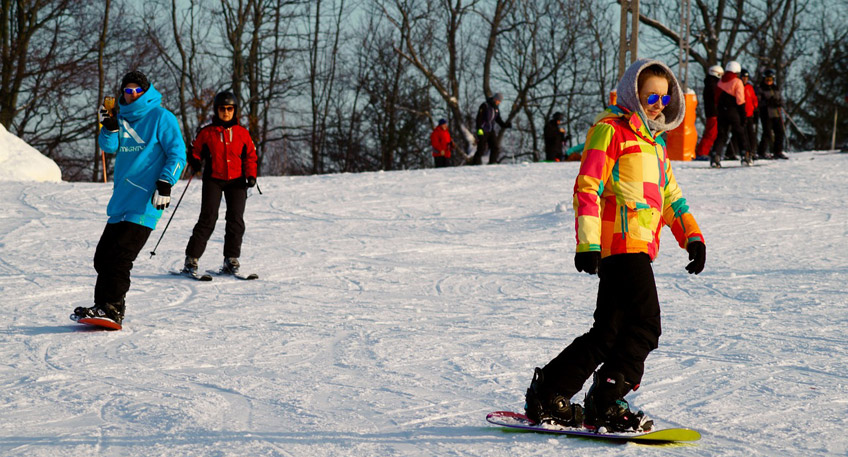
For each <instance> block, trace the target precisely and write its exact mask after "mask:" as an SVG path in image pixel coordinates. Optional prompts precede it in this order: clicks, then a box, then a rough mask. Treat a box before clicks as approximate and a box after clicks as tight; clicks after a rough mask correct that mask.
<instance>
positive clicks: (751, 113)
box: [739, 68, 760, 159]
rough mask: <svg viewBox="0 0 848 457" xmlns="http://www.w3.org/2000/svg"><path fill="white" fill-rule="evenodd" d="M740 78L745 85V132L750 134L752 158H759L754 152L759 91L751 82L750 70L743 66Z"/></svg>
mask: <svg viewBox="0 0 848 457" xmlns="http://www.w3.org/2000/svg"><path fill="white" fill-rule="evenodd" d="M739 79H741V80H742V84H744V85H745V133H746V134H747V136H748V150H749V151H751V158H752V159H758V158H760V157H757V156H756V154H754V153H753V152H754V151H756V150H757V131H756V128H757V118H756V117H755V114H756V113H757V105H758V104H759V102H758V100H757V93H756V90H755V89H754V83H752V82H751V74H750V73H748V70H746V69H744V68H743V69H742V71H741V72H739Z"/></svg>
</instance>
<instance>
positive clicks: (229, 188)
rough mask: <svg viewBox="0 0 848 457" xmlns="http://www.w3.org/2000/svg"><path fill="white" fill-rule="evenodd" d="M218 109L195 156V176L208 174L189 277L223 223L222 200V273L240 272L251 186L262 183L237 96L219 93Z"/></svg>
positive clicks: (191, 248)
mask: <svg viewBox="0 0 848 457" xmlns="http://www.w3.org/2000/svg"><path fill="white" fill-rule="evenodd" d="M213 110H214V113H213V115H212V123H211V124H209V125H207V126H205V127H203V128H201V129H200V131H199V132H198V133H197V137H196V138H195V139H194V141H193V142H192V146H191V156H190V157H189V165H190V166H191V168H192V170H193V171H194V172H200V171H201V170H203V190H202V194H203V195H202V200H201V203H200V215H199V216H198V218H197V224H195V225H194V230H193V231H192V233H191V237H190V238H189V240H188V244H187V245H186V248H185V255H186V258H185V264H184V266H183V273H189V274H197V267H198V265H197V263H198V260H199V259H200V257H201V256H202V255H203V252H204V251H205V250H206V243H207V242H208V241H209V237H210V236H212V232H213V231H214V230H215V223H216V222H217V221H218V209H219V207H220V206H221V197H222V196H223V197H224V198H225V199H226V201H227V215H226V217H225V219H226V221H227V224H226V226H225V229H224V264H223V266H222V272H224V273H229V274H237V273H238V272H239V271H238V270H239V268H240V264H239V260H238V258H239V256H240V255H241V244H242V240H243V238H244V232H245V225H244V208H245V206H246V202H247V188H248V187H253V186H255V185H256V170H257V165H256V162H257V156H256V147H255V146H254V145H253V140H252V139H251V138H250V132H248V131H247V129H246V128H244V127H242V126H241V125H239V123H238V101H237V100H236V96H235V95H234V94H233V93H232V92H220V93H218V94H217V95H216V96H215V100H214V101H213ZM204 162H205V164H206V166H205V167H204V166H203V163H204Z"/></svg>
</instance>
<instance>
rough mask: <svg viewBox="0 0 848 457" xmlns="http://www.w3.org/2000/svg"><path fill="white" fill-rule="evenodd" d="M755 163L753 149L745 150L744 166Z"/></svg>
mask: <svg viewBox="0 0 848 457" xmlns="http://www.w3.org/2000/svg"><path fill="white" fill-rule="evenodd" d="M753 164H754V159H752V158H751V151H745V155H743V156H742V166H743V167H750V166H751V165H753Z"/></svg>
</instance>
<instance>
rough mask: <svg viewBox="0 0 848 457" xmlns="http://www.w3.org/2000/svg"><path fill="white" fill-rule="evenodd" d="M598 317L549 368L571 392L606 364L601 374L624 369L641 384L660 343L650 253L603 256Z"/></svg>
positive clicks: (555, 382) (560, 388) (564, 391)
mask: <svg viewBox="0 0 848 457" xmlns="http://www.w3.org/2000/svg"><path fill="white" fill-rule="evenodd" d="M598 276H599V277H600V284H599V285H598V301H597V305H596V307H595V314H594V318H595V322H594V324H593V325H592V328H591V329H590V330H589V332H588V333H585V334H583V335H581V336H579V337H577V338H575V339H574V341H573V342H572V343H571V344H570V345H569V346H568V347H566V348H565V349H564V350H563V351H562V352H561V353H560V354H559V355H558V356H556V358H554V359H553V360H552V361H551V362H550V363H548V364H547V365H546V366H545V368H543V372H544V376H545V379H546V380H549V381H551V382H552V386H551V387H552V388H553V389H554V390H555V391H556V392H558V393H560V394H561V395H563V396H565V397H566V398H571V397H572V396H574V394H576V393H577V392H579V391H580V390H581V389H582V388H583V383H584V382H586V380H587V379H589V377H590V376H592V373H593V372H594V371H595V369H596V368H597V367H598V365H601V364H603V366H602V367H601V368H600V370H599V374H600V376H602V377H603V376H609V375H611V374H622V375H623V376H624V379H625V380H626V381H627V382H630V383H632V384H633V385H634V386H638V385H639V383H640V382H641V381H642V374H643V373H644V372H645V359H646V358H647V357H648V354H649V353H650V352H651V351H652V350H654V349H656V348H657V344H658V342H659V338H660V333H662V330H661V326H660V304H659V299H658V298H657V286H656V283H655V282H654V272H653V269H652V268H651V258H650V257H649V256H648V254H642V253H640V254H618V255H612V256H609V257H606V258H604V259H603V260H601V265H600V268H599V270H598Z"/></svg>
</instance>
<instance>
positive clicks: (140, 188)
mask: <svg viewBox="0 0 848 457" xmlns="http://www.w3.org/2000/svg"><path fill="white" fill-rule="evenodd" d="M121 91H122V92H123V96H122V97H120V98H119V105H120V110H119V112H118V115H117V116H107V117H105V118H103V122H102V123H103V128H101V129H100V138H99V141H100V148H101V149H102V150H103V151H105V152H106V153H107V154H115V167H114V180H115V182H114V185H113V191H112V198H111V199H110V200H109V205H108V206H107V207H106V213H107V214H108V216H109V219H108V221H107V223H106V228H105V230H103V235H102V236H101V237H100V241H99V242H98V243H97V249H96V251H95V254H94V269H95V270H96V271H97V283H96V284H95V286H94V306H93V307H91V308H85V307H79V308H77V309H75V310H74V314H75V315H76V316H77V317H79V318H83V317H100V318H107V319H111V320H113V321H115V323H117V324H118V325H119V326H120V324H121V322H122V321H123V319H124V311H125V309H126V306H125V297H126V293H127V291H128V290H129V288H130V270H132V266H133V261H135V258H136V257H137V256H138V253H139V252H140V251H141V249H142V248H143V247H144V243H145V242H147V238H148V237H149V236H150V232H151V231H152V230H153V229H154V228H156V222H157V221H159V218H160V217H161V216H162V211H163V210H164V209H165V208H167V207H168V205H170V201H171V187H172V186H173V185H174V184H175V183H176V182H177V180H178V179H179V177H180V175H181V174H182V172H183V169H184V168H185V164H186V154H185V149H186V147H185V142H184V141H183V135H182V132H181V131H180V127H179V124H178V123H177V118H176V117H175V116H174V115H173V113H171V112H170V111H168V110H167V109H165V108H163V107H162V106H161V103H162V95H161V94H160V93H159V92H158V91H157V90H156V89H155V88H154V87H153V85H152V84H150V83H149V82H148V80H147V77H146V76H145V75H144V74H143V73H142V72H140V71H131V72H129V73H127V74H126V75H125V76H124V78H123V79H122V80H121Z"/></svg>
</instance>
